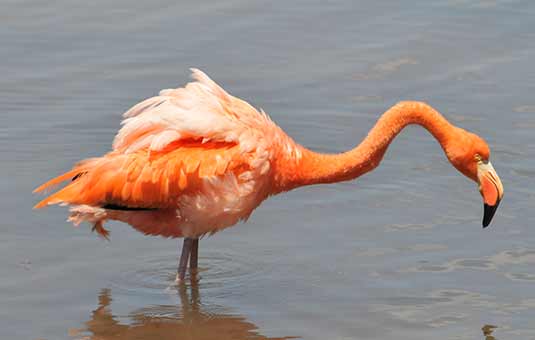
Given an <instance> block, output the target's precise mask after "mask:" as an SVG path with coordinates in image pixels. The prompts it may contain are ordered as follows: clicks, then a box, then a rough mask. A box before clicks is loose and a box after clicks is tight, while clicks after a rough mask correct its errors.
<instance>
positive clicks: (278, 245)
mask: <svg viewBox="0 0 535 340" xmlns="http://www.w3.org/2000/svg"><path fill="white" fill-rule="evenodd" d="M0 6H1V11H0V20H1V22H2V27H1V28H0V43H1V46H2V48H1V49H0V60H1V62H0V74H1V75H2V77H0V93H1V96H0V141H1V143H0V159H1V160H2V167H0V184H1V188H2V198H1V203H2V204H1V209H2V216H3V220H2V223H1V230H2V238H1V240H0V244H1V245H0V271H1V272H0V301H1V305H2V308H0V338H2V339H93V340H96V339H123V338H124V339H132V338H139V339H162V338H163V339H171V338H172V339H215V338H219V339H265V338H267V339H279V338H285V337H298V338H303V339H386V338H396V339H429V338H435V339H484V338H485V336H494V337H495V338H496V339H520V338H521V339H535V326H534V324H533V320H534V319H535V291H534V289H533V288H534V285H535V246H534V244H535V232H534V231H533V228H532V226H533V224H534V222H535V218H534V214H533V207H534V205H535V194H534V189H533V188H534V187H533V183H534V178H535V160H534V159H535V142H534V139H533V130H534V128H535V98H534V97H533V93H535V68H533V60H534V58H535V21H534V18H535V4H534V3H533V2H532V1H528V0H524V1H512V0H511V1H505V0H504V1H499V0H495V1H492V0H481V1H476V0H474V1H468V0H465V1H463V0H451V1H412V2H410V3H408V2H403V3H402V2H397V1H388V2H387V1H381V2H373V1H367V2H364V1H360V2H356V1H340V2H325V1H296V2H292V3H291V4H289V3H286V2H279V3H276V4H274V3H273V2H267V1H266V2H254V3H253V2H251V1H231V2H227V3H225V4H223V3H219V2H218V3H215V4H214V3H209V2H199V1H190V2H180V3H176V2H175V1H154V2H150V3H148V2H147V3H146V4H144V5H143V4H134V3H132V2H127V1H115V2H114V4H113V5H110V4H109V2H108V1H91V2H77V3H75V2H72V1H65V0H59V1H46V2H38V1H18V0H17V1H14V0H13V1H7V0H2V1H1V4H0ZM192 66H195V67H199V68H201V69H203V70H204V71H206V72H207V73H208V74H209V75H211V76H212V77H213V78H214V79H215V80H217V81H218V82H220V83H221V84H222V85H223V86H224V87H225V88H226V89H227V90H228V91H230V92H231V93H233V94H235V95H237V96H239V97H241V98H244V99H246V100H248V101H250V102H251V103H252V104H254V105H255V106H257V107H262V108H264V109H265V110H266V111H267V112H268V113H270V115H271V116H272V118H273V119H274V120H275V121H276V122H277V123H278V124H279V125H281V126H282V127H283V128H284V129H285V130H286V131H287V132H288V134H290V135H292V136H293V137H294V138H295V139H296V140H297V141H298V142H300V143H302V144H304V145H306V146H308V147H310V148H312V149H315V150H319V151H324V152H337V151H342V150H345V149H348V148H350V147H352V146H353V145H355V144H356V143H358V142H359V141H360V140H361V139H362V138H363V137H364V136H365V135H366V132H367V131H368V130H369V128H370V127H371V126H372V125H373V123H374V121H375V120H376V119H377V117H378V116H379V115H380V114H381V113H382V112H384V111H385V110H386V109H388V108H389V107H390V106H392V105H393V104H394V103H395V102H397V101H398V100H402V99H418V100H425V101H427V102H429V103H431V104H432V105H433V106H434V107H436V108H437V109H439V110H440V111H441V112H442V113H443V114H444V115H445V116H446V117H448V118H449V119H450V120H451V121H452V122H454V123H455V124H458V125H461V126H462V127H464V128H467V129H470V130H472V131H474V132H477V133H478V134H480V135H482V136H483V137H484V138H486V140H487V141H488V142H489V144H490V145H491V148H492V150H493V155H492V161H493V164H494V166H495V168H496V169H497V171H498V173H499V174H500V175H501V178H502V181H503V183H504V186H505V190H506V196H505V199H504V201H503V202H502V204H501V206H500V209H499V210H498V213H497V216H496V217H495V219H494V221H493V224H492V225H491V227H490V228H488V229H485V230H482V229H481V226H480V223H481V214H482V204H481V198H480V196H479V193H478V192H477V189H476V186H475V184H473V183H471V182H469V181H468V180H466V179H465V178H463V177H462V176H460V175H459V174H458V173H457V172H456V171H455V170H454V169H453V168H452V167H451V166H450V165H449V164H448V163H447V161H446V160H445V158H444V156H443V155H442V152H441V150H440V148H439V146H438V144H437V143H436V142H435V141H433V139H432V138H431V137H430V136H429V134H428V133H427V132H425V131H424V130H423V129H421V128H418V127H410V128H408V129H407V130H406V131H404V132H403V133H402V134H401V135H400V136H399V137H398V138H397V140H396V141H395V142H394V143H393V145H392V146H391V148H390V149H389V151H388V153H387V155H386V157H385V160H384V162H383V163H382V165H381V166H380V167H379V168H378V169H377V170H375V171H374V172H373V173H371V174H368V175H366V176H364V177H362V178H360V179H359V180H357V181H353V182H348V183H341V184H336V185H330V186H316V187H309V188H302V189H299V190H296V191H294V192H290V193H287V194H285V195H281V196H278V197H274V198H272V199H270V200H268V201H267V202H265V203H264V204H263V205H262V206H261V207H260V208H259V209H258V210H257V211H256V212H255V213H254V214H253V216H252V218H251V219H250V220H249V221H248V222H247V223H246V224H240V225H238V226H236V227H234V228H231V229H229V230H226V231H224V232H222V233H220V234H217V235H216V236H214V237H212V238H207V239H204V240H202V242H201V247H200V267H201V269H202V271H201V273H200V275H201V280H200V282H199V284H198V285H196V286H193V287H186V288H182V289H178V288H177V287H174V286H173V285H172V281H173V278H174V270H175V266H176V260H177V259H176V258H177V255H178V241H176V240H167V239H160V238H151V237H144V236H142V235H141V234H139V233H137V232H136V231H134V230H132V229H131V228H129V227H127V226H125V225H122V224H118V223H112V224H111V226H110V227H111V232H112V235H111V242H106V241H103V240H100V239H98V238H97V237H96V236H95V235H94V234H92V233H90V231H89V228H87V226H84V227H81V228H80V229H76V228H73V227H72V226H71V225H69V224H68V223H66V222H65V217H66V211H65V209H64V208H50V209H47V210H44V211H32V210H31V207H32V206H33V204H35V203H36V202H37V200H39V198H40V197H38V196H35V195H32V194H31V191H32V189H33V188H35V187H36V186H37V185H38V184H40V183H42V182H43V181H44V180H46V179H48V178H50V177H52V176H54V175H56V174H59V173H60V172H62V171H64V170H66V169H68V168H69V167H70V166H71V165H72V164H73V163H74V162H76V161H77V160H79V159H81V158H87V157H91V156H97V155H100V154H102V153H104V152H106V151H107V150H109V147H110V143H111V140H112V138H113V135H114V133H115V131H116V130H117V128H118V126H119V121H120V114H121V113H122V112H124V111H125V110H126V109H128V108H129V107H130V106H131V105H133V104H134V103H136V102H138V101H139V100H141V99H143V98H146V97H149V96H152V95H153V94H155V93H157V91H158V90H159V89H162V88H168V87H173V86H175V87H176V86H179V85H182V84H184V83H185V82H186V81H187V77H188V73H189V71H188V68H189V67H192Z"/></svg>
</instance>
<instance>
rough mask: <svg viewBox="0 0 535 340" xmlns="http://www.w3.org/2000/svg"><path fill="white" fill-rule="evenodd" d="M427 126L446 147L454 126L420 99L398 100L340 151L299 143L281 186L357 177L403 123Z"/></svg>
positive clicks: (377, 159)
mask: <svg viewBox="0 0 535 340" xmlns="http://www.w3.org/2000/svg"><path fill="white" fill-rule="evenodd" d="M409 124H418V125H421V126H423V127H424V128H425V129H427V130H428V131H429V132H430V133H431V134H432V135H433V136H434V137H435V138H436V139H437V141H438V142H439V143H440V145H441V146H442V148H443V149H444V150H446V145H447V143H448V140H449V139H450V138H451V137H452V135H454V133H455V130H456V129H457V128H456V127H455V126H453V125H452V124H450V123H449V122H448V121H447V120H446V119H445V118H444V117H443V116H442V115H441V114H440V113H438V112H437V111H436V110H434V109H433V108H432V107H431V106H429V105H427V104H425V103H422V102H400V103H398V104H396V105H395V106H393V107H392V108H390V109H389V110H388V111H386V112H385V113H384V114H383V115H382V116H381V118H380V119H379V120H378V121H377V123H376V124H375V126H374V127H373V128H372V129H371V130H370V132H369V133H368V136H367V137H366V138H365V139H364V140H363V141H362V142H361V143H360V144H359V145H358V146H357V147H355V148H354V149H352V150H350V151H347V152H344V153H341V154H321V153H316V152H314V151H311V150H308V149H306V148H303V147H300V152H301V157H300V159H298V160H297V161H296V163H295V166H294V167H287V169H286V173H284V174H283V175H282V176H281V178H280V179H281V180H282V183H280V184H281V189H282V190H290V189H292V188H295V187H299V186H303V185H309V184H318V183H333V182H339V181H345V180H350V179H353V178H356V177H359V176H361V175H363V174H365V173H367V172H369V171H371V170H373V169H374V168H375V167H377V166H378V165H379V163H380V162H381V159H382V158H383V155H384V154H385V152H386V149H387V148H388V145H389V144H390V143H391V142H392V140H393V139H394V137H396V135H397V134H398V133H399V132H400V131H401V130H402V129H403V128H404V127H405V126H407V125H409Z"/></svg>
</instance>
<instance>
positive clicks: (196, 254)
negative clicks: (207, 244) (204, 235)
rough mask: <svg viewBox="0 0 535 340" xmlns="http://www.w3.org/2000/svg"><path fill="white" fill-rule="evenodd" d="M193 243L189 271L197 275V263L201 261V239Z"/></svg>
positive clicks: (196, 239)
mask: <svg viewBox="0 0 535 340" xmlns="http://www.w3.org/2000/svg"><path fill="white" fill-rule="evenodd" d="M192 241H193V242H192V244H191V254H190V257H189V269H190V271H191V272H192V273H195V272H196V271H197V261H198V259H199V239H198V238H195V239H193V240H192Z"/></svg>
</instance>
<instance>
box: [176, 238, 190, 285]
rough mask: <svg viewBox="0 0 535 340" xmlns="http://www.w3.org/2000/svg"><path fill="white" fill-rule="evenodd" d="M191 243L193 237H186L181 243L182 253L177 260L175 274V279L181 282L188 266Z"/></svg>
mask: <svg viewBox="0 0 535 340" xmlns="http://www.w3.org/2000/svg"><path fill="white" fill-rule="evenodd" d="M192 244H193V239H191V238H189V237H186V238H184V243H183V244H182V254H181V255H180V260H179V262H178V272H177V274H176V281H177V282H183V281H184V278H185V277H186V268H187V267H188V260H189V255H190V254H191V247H192Z"/></svg>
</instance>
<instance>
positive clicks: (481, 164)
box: [445, 129, 503, 228]
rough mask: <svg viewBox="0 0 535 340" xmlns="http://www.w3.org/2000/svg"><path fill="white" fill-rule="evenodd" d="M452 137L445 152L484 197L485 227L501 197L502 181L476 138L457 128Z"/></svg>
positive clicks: (486, 152) (477, 137) (485, 147)
mask: <svg viewBox="0 0 535 340" xmlns="http://www.w3.org/2000/svg"><path fill="white" fill-rule="evenodd" d="M451 137H452V138H450V140H449V142H448V143H447V146H446V149H445V151H446V155H447V156H448V159H449V161H450V162H451V164H453V166H454V167H455V168H457V170H459V171H460V172H461V173H462V174H464V175H465V176H467V177H468V178H470V179H472V180H473V181H475V182H476V183H477V184H478V187H479V192H480V193H481V196H482V197H483V209H484V214H483V228H485V227H487V226H488V225H489V224H490V221H491V220H492V217H493V216H494V213H495V212H496V209H498V205H499V204H500V201H501V199H502V197H503V185H502V182H501V181H500V177H498V174H497V173H496V170H494V167H493V166H492V164H491V163H490V160H489V158H490V149H489V146H488V145H487V143H486V142H485V141H484V140H483V139H482V138H481V137H479V136H478V135H476V134H473V133H471V132H468V131H465V130H463V129H458V130H457V133H455V134H453V135H452V136H451Z"/></svg>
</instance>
